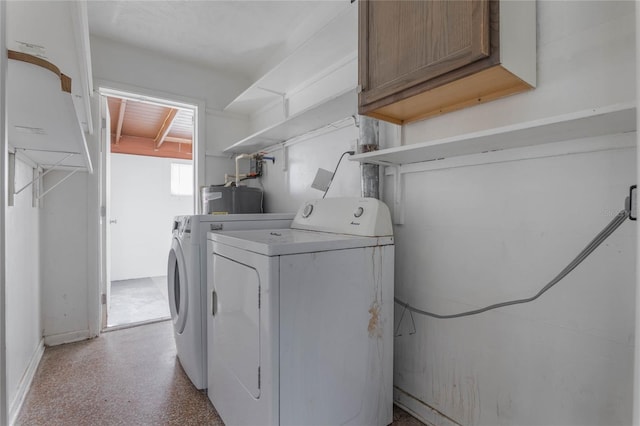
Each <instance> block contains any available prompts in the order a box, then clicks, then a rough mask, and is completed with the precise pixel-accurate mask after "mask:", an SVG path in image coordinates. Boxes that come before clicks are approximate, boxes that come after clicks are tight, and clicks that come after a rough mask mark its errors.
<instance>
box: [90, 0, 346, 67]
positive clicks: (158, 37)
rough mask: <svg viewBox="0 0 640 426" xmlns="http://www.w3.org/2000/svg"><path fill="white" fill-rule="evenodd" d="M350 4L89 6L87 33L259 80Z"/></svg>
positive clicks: (223, 1) (271, 1) (232, 0)
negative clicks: (276, 63)
mask: <svg viewBox="0 0 640 426" xmlns="http://www.w3.org/2000/svg"><path fill="white" fill-rule="evenodd" d="M349 3H350V1H349V0H304V1H301V0H297V1H293V0H291V1H276V0H262V1H243V0H214V1H123V0H115V1H101V0H92V1H88V2H87V5H88V6H87V8H88V14H89V31H90V33H91V34H92V35H97V36H100V37H104V38H109V39H113V40H116V41H119V42H122V43H127V44H131V45H134V46H136V47H141V48H145V49H149V50H153V51H156V52H160V53H163V54H165V55H169V56H172V57H175V58H176V59H178V60H185V61H188V62H193V63H197V64H201V65H204V66H207V67H211V68H213V69H216V70H221V71H226V72H231V73H239V74H241V75H243V76H245V77H247V78H249V79H256V78H258V77H259V76H260V75H261V74H263V73H264V72H265V71H266V70H268V69H269V68H270V67H271V66H272V65H273V64H274V63H275V62H277V61H278V60H280V59H282V58H283V57H284V56H286V55H287V54H288V53H290V52H291V51H293V50H294V49H295V48H296V47H297V46H298V45H300V44H301V43H302V42H304V41H305V40H306V39H307V38H309V37H310V36H311V35H312V34H313V33H315V32H316V31H318V30H319V29H320V28H321V27H322V26H324V25H325V24H326V23H327V22H328V21H330V20H331V19H332V18H333V17H334V16H336V15H337V14H338V13H339V12H340V11H342V10H344V9H345V8H346V7H348V6H349Z"/></svg>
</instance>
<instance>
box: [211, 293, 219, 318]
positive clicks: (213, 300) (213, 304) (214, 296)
mask: <svg viewBox="0 0 640 426" xmlns="http://www.w3.org/2000/svg"><path fill="white" fill-rule="evenodd" d="M217 303H218V295H217V294H216V292H215V291H212V292H211V316H212V317H215V316H216V304H217Z"/></svg>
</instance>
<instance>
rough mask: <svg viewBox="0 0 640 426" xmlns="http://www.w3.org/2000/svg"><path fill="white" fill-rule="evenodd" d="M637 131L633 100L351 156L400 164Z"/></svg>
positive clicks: (365, 161) (361, 159) (363, 161)
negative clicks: (631, 101)
mask: <svg viewBox="0 0 640 426" xmlns="http://www.w3.org/2000/svg"><path fill="white" fill-rule="evenodd" d="M634 131H636V105H635V103H626V104H616V105H611V106H607V107H602V108H592V109H589V110H585V111H579V112H575V113H570V114H564V115H559V116H554V117H550V118H544V119H540V120H535V121H530V122H525V123H519V124H515V125H510V126H505V127H499V128H495V129H490V130H483V131H479V132H474V133H469V134H465V135H460V136H453V137H448V138H444V139H437V140H432V141H427V142H422V143H416V144H412V145H404V146H400V147H394V148H388V149H381V150H379V151H375V152H368V153H364V154H357V155H352V156H351V157H349V159H350V160H352V161H359V162H361V163H369V164H379V165H385V166H388V165H402V164H410V163H420V162H424V161H431V160H439V159H443V158H449V157H456V156H461V155H469V154H478V153H483V152H489V151H497V150H503V149H510V148H522V147H526V146H534V145H542V144H547V143H554V142H561V141H568V140H574V139H582V138H587V137H595V136H604V135H611V134H619V133H628V132H634Z"/></svg>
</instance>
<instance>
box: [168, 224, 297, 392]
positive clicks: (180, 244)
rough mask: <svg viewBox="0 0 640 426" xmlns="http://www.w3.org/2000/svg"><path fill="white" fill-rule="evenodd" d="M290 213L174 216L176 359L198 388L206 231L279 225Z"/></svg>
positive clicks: (203, 376)
mask: <svg viewBox="0 0 640 426" xmlns="http://www.w3.org/2000/svg"><path fill="white" fill-rule="evenodd" d="M293 216H294V215H293V214H279V213H276V214H232V215H194V216H177V217H176V218H175V219H174V222H173V238H172V241H171V250H170V251H169V260H168V271H167V285H168V287H169V308H170V310H171V319H172V320H173V331H174V336H175V340H176V347H177V352H178V359H179V360H180V364H181V365H182V368H183V369H184V371H185V372H186V373H187V375H188V376H189V379H191V382H192V383H193V384H194V385H195V386H196V387H197V388H198V389H205V388H206V387H207V362H206V360H207V341H206V336H207V329H206V325H207V323H206V317H205V310H206V306H207V303H206V294H207V279H206V273H207V253H206V247H207V232H209V231H212V230H227V229H260V228H282V227H287V226H289V225H290V224H291V220H292V219H293Z"/></svg>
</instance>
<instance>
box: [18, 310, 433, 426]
mask: <svg viewBox="0 0 640 426" xmlns="http://www.w3.org/2000/svg"><path fill="white" fill-rule="evenodd" d="M16 424H18V425H25V426H27V425H29V426H31V425H74V426H82V425H222V424H223V423H222V420H221V419H220V417H219V416H218V413H217V412H216V410H215V409H214V408H213V406H212V405H211V403H210V402H209V400H208V398H207V395H206V394H205V393H204V392H200V391H198V390H197V389H196V388H195V387H193V385H192V384H191V382H190V381H189V379H188V378H187V376H186V374H185V373H184V371H183V370H182V368H181V367H180V364H179V362H178V360H177V358H176V348H175V344H174V341H173V329H172V325H171V322H170V321H162V322H157V323H153V324H147V325H142V326H139V327H132V328H127V329H122V330H117V331H111V332H108V333H104V334H102V335H101V336H100V337H99V338H97V339H93V340H88V341H84V342H78V343H71V344H68V345H62V346H55V347H51V348H47V349H46V350H45V353H44V356H43V358H42V361H41V362H40V366H39V367H38V371H37V372H36V375H35V378H34V381H33V384H32V385H31V389H30V390H29V393H28V394H27V398H26V400H25V403H24V405H23V407H22V410H21V412H20V414H19V416H18V420H17V422H16ZM393 424H394V425H402V426H419V425H422V423H420V422H419V421H417V420H416V419H414V418H413V417H411V416H409V415H408V414H407V413H405V412H404V411H402V410H400V409H397V408H396V409H395V410H394V422H393Z"/></svg>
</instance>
